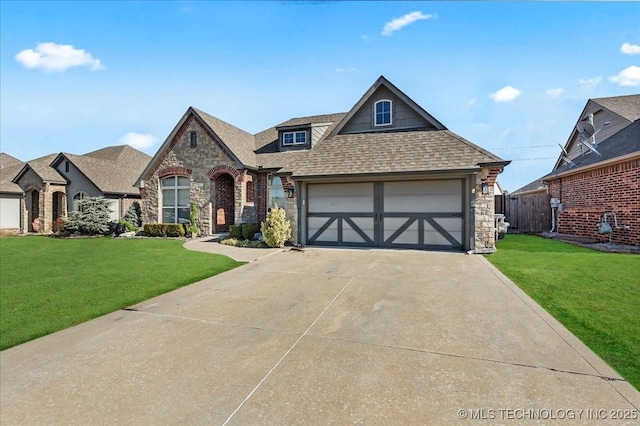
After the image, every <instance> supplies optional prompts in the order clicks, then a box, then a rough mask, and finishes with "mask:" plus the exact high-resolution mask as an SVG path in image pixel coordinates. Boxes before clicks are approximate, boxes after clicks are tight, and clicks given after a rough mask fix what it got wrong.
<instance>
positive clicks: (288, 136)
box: [282, 131, 307, 145]
mask: <svg viewBox="0 0 640 426" xmlns="http://www.w3.org/2000/svg"><path fill="white" fill-rule="evenodd" d="M282 143H283V144H284V145H301V144H305V143H307V132H305V131H300V132H286V133H283V134H282Z"/></svg>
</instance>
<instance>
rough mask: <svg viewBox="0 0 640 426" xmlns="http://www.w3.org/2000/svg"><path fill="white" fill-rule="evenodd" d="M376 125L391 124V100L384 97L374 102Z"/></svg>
mask: <svg viewBox="0 0 640 426" xmlns="http://www.w3.org/2000/svg"><path fill="white" fill-rule="evenodd" d="M373 115H374V119H375V125H376V126H390V125H391V115H392V114H391V101H390V100H388V99H382V100H380V101H377V102H376V103H375V104H374V111H373Z"/></svg>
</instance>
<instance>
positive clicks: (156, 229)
mask: <svg viewBox="0 0 640 426" xmlns="http://www.w3.org/2000/svg"><path fill="white" fill-rule="evenodd" d="M144 233H145V234H146V235H147V236H149V237H184V234H185V233H186V230H185V227H184V225H183V224H182V223H147V224H145V225H144Z"/></svg>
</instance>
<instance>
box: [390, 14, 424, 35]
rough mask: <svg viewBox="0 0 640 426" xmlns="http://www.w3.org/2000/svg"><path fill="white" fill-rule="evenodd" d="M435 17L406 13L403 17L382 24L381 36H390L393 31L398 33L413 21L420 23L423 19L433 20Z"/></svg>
mask: <svg viewBox="0 0 640 426" xmlns="http://www.w3.org/2000/svg"><path fill="white" fill-rule="evenodd" d="M435 17H436V15H431V14H426V15H425V14H424V13H422V12H420V11H415V12H411V13H407V14H406V15H404V16H401V17H400V18H395V19H394V20H392V21H389V22H387V23H386V24H384V29H383V30H382V35H383V36H390V35H391V34H392V33H393V32H394V31H398V30H400V29H402V28H404V27H406V26H407V25H409V24H412V23H414V22H415V21H421V20H424V19H434V18H435Z"/></svg>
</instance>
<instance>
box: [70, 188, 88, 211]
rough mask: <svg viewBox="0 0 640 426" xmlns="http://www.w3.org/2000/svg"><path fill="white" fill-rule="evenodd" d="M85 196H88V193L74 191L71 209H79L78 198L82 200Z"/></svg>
mask: <svg viewBox="0 0 640 426" xmlns="http://www.w3.org/2000/svg"><path fill="white" fill-rule="evenodd" d="M87 197H89V194H87V193H86V192H82V191H81V192H76V194H75V195H74V196H73V210H74V211H79V209H78V203H79V202H80V200H83V199H85V198H87Z"/></svg>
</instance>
